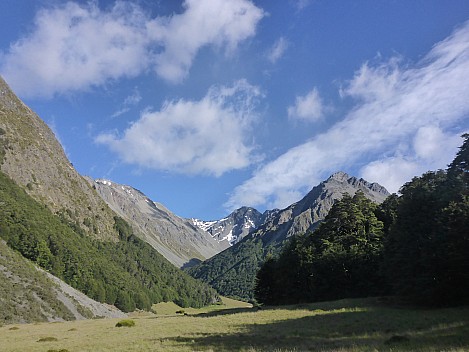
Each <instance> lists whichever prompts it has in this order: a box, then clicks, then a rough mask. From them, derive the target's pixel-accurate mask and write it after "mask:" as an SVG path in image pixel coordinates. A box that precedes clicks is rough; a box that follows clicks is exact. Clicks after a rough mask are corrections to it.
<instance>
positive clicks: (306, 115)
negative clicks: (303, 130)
mask: <svg viewBox="0 0 469 352" xmlns="http://www.w3.org/2000/svg"><path fill="white" fill-rule="evenodd" d="M324 110H325V107H324V104H323V102H322V99H321V97H320V96H319V92H318V90H317V89H316V88H314V89H313V90H312V91H310V92H309V93H308V94H306V95H305V96H299V97H296V100H295V105H293V106H290V107H289V108H288V117H289V118H291V119H299V120H305V121H317V120H320V119H321V118H322V117H323V116H324Z"/></svg>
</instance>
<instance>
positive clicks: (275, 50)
mask: <svg viewBox="0 0 469 352" xmlns="http://www.w3.org/2000/svg"><path fill="white" fill-rule="evenodd" d="M287 49H288V41H287V40H286V39H285V38H284V37H280V38H279V39H278V40H277V41H276V42H275V43H274V45H273V46H272V47H271V48H270V50H269V52H268V53H267V58H268V59H269V61H270V62H271V63H273V64H275V63H276V62H277V61H278V60H279V59H280V58H281V57H282V56H283V54H285V51H286V50H287Z"/></svg>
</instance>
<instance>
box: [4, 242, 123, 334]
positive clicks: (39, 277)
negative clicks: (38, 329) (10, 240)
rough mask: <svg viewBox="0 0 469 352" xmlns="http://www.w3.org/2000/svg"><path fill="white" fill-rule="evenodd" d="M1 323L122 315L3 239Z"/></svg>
mask: <svg viewBox="0 0 469 352" xmlns="http://www.w3.org/2000/svg"><path fill="white" fill-rule="evenodd" d="M0 305H1V307H2V309H0V325H1V323H6V324H9V323H31V322H39V321H63V320H74V319H85V318H94V317H122V316H124V313H122V312H121V311H119V310H118V309H117V308H115V307H112V306H109V305H105V304H102V303H99V302H96V301H94V300H91V299H90V298H88V297H86V296H85V295H83V294H81V293H80V292H77V291H75V290H73V289H72V288H71V287H70V286H68V285H67V284H65V283H64V282H63V281H61V280H59V279H58V278H56V277H53V276H52V275H51V274H48V273H46V272H44V271H41V270H40V269H38V268H37V267H36V266H34V265H33V263H31V262H30V261H29V260H27V259H26V258H24V257H22V256H21V255H20V254H19V253H17V252H16V251H14V250H12V249H11V248H10V247H8V245H7V244H6V242H5V241H3V240H0Z"/></svg>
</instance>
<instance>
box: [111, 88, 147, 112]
mask: <svg viewBox="0 0 469 352" xmlns="http://www.w3.org/2000/svg"><path fill="white" fill-rule="evenodd" d="M140 100H142V96H141V95H140V92H139V90H138V89H137V88H135V89H134V91H133V93H132V94H131V95H129V96H128V97H127V98H125V100H124V102H123V103H122V106H121V108H120V109H119V110H117V111H116V112H115V113H113V114H112V115H111V117H113V118H114V117H118V116H120V115H123V114H125V113H126V112H128V111H130V108H131V107H132V106H135V105H137V104H138V103H139V102H140Z"/></svg>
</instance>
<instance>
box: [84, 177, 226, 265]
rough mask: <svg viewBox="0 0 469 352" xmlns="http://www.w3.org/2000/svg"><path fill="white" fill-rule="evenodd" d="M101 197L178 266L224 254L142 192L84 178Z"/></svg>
mask: <svg viewBox="0 0 469 352" xmlns="http://www.w3.org/2000/svg"><path fill="white" fill-rule="evenodd" d="M87 179H88V182H90V183H91V184H92V187H93V188H94V189H95V190H96V191H97V192H98V194H99V195H100V196H101V198H102V199H103V200H104V201H105V202H106V203H107V204H108V206H109V207H110V208H111V209H112V210H114V211H115V212H116V213H117V214H119V216H121V217H122V218H124V219H125V220H127V221H128V222H129V224H131V225H132V227H133V228H134V230H135V232H136V234H137V235H138V236H139V237H140V238H142V239H143V240H144V241H145V242H147V243H149V244H150V245H151V246H152V247H153V248H155V249H156V250H157V251H158V252H160V253H161V254H162V255H163V256H164V257H165V258H166V259H168V260H169V261H170V262H171V263H173V264H174V265H175V266H177V267H185V266H190V265H191V264H192V263H194V262H197V261H203V260H205V259H208V258H210V257H212V256H214V255H215V254H217V253H219V252H221V251H223V250H224V249H226V248H227V247H228V244H227V243H226V244H224V243H220V241H217V240H216V239H214V238H212V237H211V236H210V235H209V234H208V233H207V232H205V231H202V230H201V229H199V228H198V227H196V226H194V225H193V223H192V222H191V221H189V220H188V219H184V218H181V217H179V216H177V215H175V214H174V213H172V212H171V211H170V210H168V209H167V208H166V207H165V206H164V205H162V204H161V203H158V202H154V201H153V200H151V199H150V198H149V197H148V196H146V195H145V194H144V193H143V192H142V191H139V190H137V189H135V188H133V187H132V186H128V185H122V184H119V183H117V182H114V181H111V180H106V179H96V180H92V179H91V178H87Z"/></svg>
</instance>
